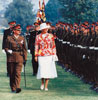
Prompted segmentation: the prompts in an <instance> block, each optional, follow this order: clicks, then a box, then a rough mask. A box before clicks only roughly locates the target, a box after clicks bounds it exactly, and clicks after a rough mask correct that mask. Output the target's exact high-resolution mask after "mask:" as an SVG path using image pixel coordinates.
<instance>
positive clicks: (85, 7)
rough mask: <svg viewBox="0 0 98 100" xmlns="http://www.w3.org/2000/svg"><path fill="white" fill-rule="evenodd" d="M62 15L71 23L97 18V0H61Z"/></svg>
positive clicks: (91, 20) (92, 20)
mask: <svg viewBox="0 0 98 100" xmlns="http://www.w3.org/2000/svg"><path fill="white" fill-rule="evenodd" d="M59 3H60V4H61V5H62V8H61V9H60V12H61V15H62V17H63V18H64V19H65V21H67V22H69V23H74V22H77V23H80V22H84V21H88V22H94V21H96V20H97V18H98V16H97V13H96V11H97V5H98V1H97V0H59Z"/></svg>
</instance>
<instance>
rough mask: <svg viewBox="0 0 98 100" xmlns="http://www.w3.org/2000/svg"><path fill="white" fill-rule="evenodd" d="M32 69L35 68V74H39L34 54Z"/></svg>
mask: <svg viewBox="0 0 98 100" xmlns="http://www.w3.org/2000/svg"><path fill="white" fill-rule="evenodd" d="M32 68H33V74H37V70H38V62H36V61H35V56H34V54H32Z"/></svg>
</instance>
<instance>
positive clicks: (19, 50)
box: [12, 50, 22, 52]
mask: <svg viewBox="0 0 98 100" xmlns="http://www.w3.org/2000/svg"><path fill="white" fill-rule="evenodd" d="M12 51H13V52H21V51H22V50H12Z"/></svg>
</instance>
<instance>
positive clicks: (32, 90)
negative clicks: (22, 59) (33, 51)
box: [0, 35, 98, 100]
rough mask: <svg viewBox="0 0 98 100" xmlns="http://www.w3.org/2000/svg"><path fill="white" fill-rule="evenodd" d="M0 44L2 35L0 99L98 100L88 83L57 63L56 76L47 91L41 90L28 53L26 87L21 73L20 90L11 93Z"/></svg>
mask: <svg viewBox="0 0 98 100" xmlns="http://www.w3.org/2000/svg"><path fill="white" fill-rule="evenodd" d="M1 44H2V36H1V35H0V100H98V94H97V93H96V92H94V91H92V90H90V89H89V87H90V85H87V84H83V82H82V81H80V80H79V79H78V78H77V77H75V76H73V75H71V74H70V73H68V72H64V70H63V69H62V68H61V67H60V66H58V65H57V71H58V78H56V79H52V80H50V82H49V86H48V88H49V91H48V92H45V91H41V90H40V82H41V81H40V80H37V79H36V77H33V76H32V67H31V55H30V54H28V61H27V64H26V79H27V88H25V84H24V77H23V73H22V79H21V88H22V92H21V93H19V94H13V93H11V91H10V87H9V78H8V77H6V55H5V54H3V53H2V49H1Z"/></svg>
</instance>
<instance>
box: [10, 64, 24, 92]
mask: <svg viewBox="0 0 98 100" xmlns="http://www.w3.org/2000/svg"><path fill="white" fill-rule="evenodd" d="M22 65H23V63H20V62H18V63H15V62H10V63H9V66H10V87H11V90H12V91H13V90H16V89H17V88H20V81H21V70H22Z"/></svg>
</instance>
